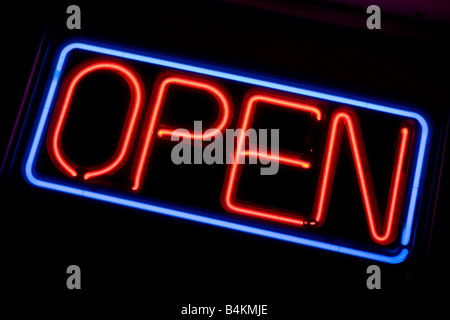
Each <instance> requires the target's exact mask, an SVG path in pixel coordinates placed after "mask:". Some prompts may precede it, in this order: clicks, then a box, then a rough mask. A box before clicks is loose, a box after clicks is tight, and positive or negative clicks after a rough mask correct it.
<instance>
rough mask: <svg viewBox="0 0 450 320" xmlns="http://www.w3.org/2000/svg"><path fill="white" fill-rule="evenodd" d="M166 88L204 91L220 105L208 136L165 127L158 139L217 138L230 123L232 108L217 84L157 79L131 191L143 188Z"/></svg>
mask: <svg viewBox="0 0 450 320" xmlns="http://www.w3.org/2000/svg"><path fill="white" fill-rule="evenodd" d="M169 85H181V86H187V87H191V88H193V89H197V90H203V91H206V92H208V93H210V94H212V95H213V96H214V97H215V98H216V100H217V102H218V104H219V116H218V117H217V120H216V122H215V123H214V124H213V125H212V129H213V130H211V132H209V133H208V134H205V133H202V134H200V135H198V134H192V133H188V134H183V133H178V132H174V129H176V128H170V127H166V128H164V129H159V130H158V132H157V133H158V136H159V137H163V136H168V137H170V136H171V135H174V136H177V137H183V138H190V139H191V141H193V140H202V139H208V138H211V137H213V136H214V135H216V134H217V133H218V132H219V131H220V132H223V131H224V130H225V129H226V128H227V126H228V124H229V122H230V118H231V105H232V104H231V100H230V98H229V97H228V95H227V94H226V93H225V92H226V91H225V90H224V89H222V88H221V87H220V86H219V85H218V84H216V83H213V82H210V81H206V80H204V79H197V78H193V77H187V76H181V75H177V76H168V75H163V76H162V77H160V79H159V81H157V84H156V85H155V88H154V91H153V92H154V99H153V101H154V102H153V108H150V110H151V111H149V114H150V115H149V116H148V117H147V121H146V122H147V123H146V125H145V129H144V131H143V134H142V138H141V145H140V147H139V150H138V157H137V163H136V165H135V166H134V168H133V170H134V173H133V174H132V176H133V181H134V183H133V187H132V189H133V190H139V188H140V187H141V185H142V178H143V176H144V175H145V170H146V166H147V163H148V159H149V156H150V152H151V148H152V141H153V139H154V132H155V127H156V123H157V122H159V118H160V115H161V110H162V106H163V104H164V99H165V97H166V95H167V91H168V87H169Z"/></svg>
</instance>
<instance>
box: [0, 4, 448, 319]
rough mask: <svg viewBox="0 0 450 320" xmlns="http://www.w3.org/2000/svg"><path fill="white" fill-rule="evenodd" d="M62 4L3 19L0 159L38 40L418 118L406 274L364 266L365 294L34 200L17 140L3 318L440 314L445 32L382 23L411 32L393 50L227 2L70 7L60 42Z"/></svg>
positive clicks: (345, 266) (100, 213)
mask: <svg viewBox="0 0 450 320" xmlns="http://www.w3.org/2000/svg"><path fill="white" fill-rule="evenodd" d="M68 5H69V3H68V4H65V3H61V4H58V5H49V4H33V5H25V4H9V5H4V4H2V9H1V15H2V16H1V21H2V25H1V28H2V29H1V37H2V40H1V79H2V83H1V102H0V106H1V107H0V110H1V120H2V124H1V152H2V157H3V154H4V150H5V149H6V145H7V142H8V139H9V137H10V133H11V131H12V129H13V124H14V120H15V117H16V115H17V111H18V108H19V105H20V102H21V99H22V96H23V92H24V88H25V86H26V83H27V80H28V76H29V74H30V70H31V67H32V65H33V60H34V58H35V54H36V51H37V48H38V46H39V42H40V39H41V37H42V34H43V33H44V32H45V31H44V30H45V29H46V28H47V30H48V32H49V33H54V34H55V37H62V38H64V37H68V36H81V35H88V36H90V37H93V38H98V39H104V40H109V41H113V42H114V41H115V42H118V43H121V44H125V45H126V44H131V45H133V46H135V47H142V48H151V49H154V50H160V51H163V52H164V51H166V52H171V53H176V54H178V55H181V56H183V55H186V56H189V57H193V58H199V59H203V60H207V61H216V62H219V63H224V64H229V65H235V66H240V67H245V68H247V69H253V70H258V71H263V72H268V73H272V74H278V75H282V76H288V77H291V78H295V79H301V80H303V81H311V82H314V83H319V84H321V85H326V86H331V87H337V88H341V89H346V90H351V91H354V92H358V93H362V94H369V95H374V96H379V97H383V98H387V99H394V100H398V101H405V102H410V103H414V104H417V105H420V106H423V108H424V109H425V110H426V111H427V113H428V114H430V115H431V117H432V119H433V122H434V125H435V132H434V137H433V145H432V149H431V151H430V159H429V167H428V173H427V184H426V188H425V189H424V199H425V200H424V203H425V204H426V205H425V206H424V207H425V209H424V210H423V211H422V212H424V213H425V214H422V216H424V217H425V218H424V220H423V221H421V226H422V227H421V229H422V231H423V232H422V236H421V237H419V238H420V241H419V245H418V246H417V253H416V254H415V255H414V256H413V257H412V259H410V261H409V262H408V263H406V264H404V265H401V266H395V265H394V266H390V265H385V264H382V263H376V264H378V265H380V266H381V269H382V289H381V290H378V291H375V290H374V291H370V290H368V289H367V288H366V283H365V282H366V279H367V274H366V268H367V266H368V265H370V264H372V262H370V261H366V260H359V259H355V258H350V257H344V256H339V255H335V254H330V253H326V252H321V251H317V250H312V249H308V248H303V247H298V246H294V245H290V244H286V243H280V242H277V241H271V240H269V239H263V238H260V237H254V236H251V235H246V234H241V233H236V232H231V231H227V230H222V229H218V228H211V227H208V226H203V225H199V224H195V223H189V222H184V221H180V220H177V219H172V218H167V217H160V216H158V215H149V214H145V213H142V212H135V211H132V210H128V209H124V208H121V207H115V206H111V205H108V204H105V203H99V202H94V201H88V200H84V199H80V198H77V197H71V196H69V195H64V194H57V193H51V192H47V191H45V190H41V189H38V188H34V187H32V186H30V185H28V184H26V182H25V181H24V180H23V178H22V177H21V176H20V173H19V167H20V161H21V160H22V159H21V158H22V155H23V149H24V145H25V143H26V141H27V137H26V136H25V137H19V133H20V132H17V134H16V136H15V140H14V147H15V145H18V146H19V147H18V149H17V153H16V156H15V157H14V158H13V155H12V154H11V155H8V163H7V164H8V166H7V168H8V170H6V171H4V173H3V174H2V177H1V179H2V185H1V187H2V190H1V207H0V210H1V226H2V230H1V236H2V239H1V244H2V249H1V268H2V270H1V273H2V279H1V281H2V282H1V288H2V293H3V294H2V302H3V304H4V305H5V306H12V305H13V304H12V303H17V306H19V308H17V307H15V309H14V310H15V312H18V313H21V312H32V313H36V314H50V313H51V314H53V315H55V316H56V317H58V318H65V317H66V316H68V315H72V314H77V315H86V314H87V313H89V312H92V311H94V310H95V311H96V312H98V313H99V314H103V313H105V314H106V313H108V314H109V313H115V312H116V311H118V310H119V309H120V310H125V311H127V312H133V313H134V312H136V313H139V314H141V315H142V317H146V318H159V319H160V318H166V319H174V318H177V317H180V311H181V307H182V306H186V305H187V304H191V305H199V306H200V305H202V306H216V308H220V307H221V308H224V305H225V304H233V303H235V304H268V305H269V315H270V319H289V318H294V317H296V318H299V317H302V316H306V315H305V313H307V314H308V315H322V314H324V313H329V312H331V313H334V312H344V313H358V314H361V316H364V315H366V313H368V312H370V313H372V312H376V311H379V312H380V313H384V312H386V311H388V310H390V311H392V310H396V311H398V312H399V315H401V312H402V311H404V310H406V311H408V312H415V311H417V310H418V309H426V310H428V312H435V311H437V310H438V309H439V307H440V302H439V299H438V297H445V296H448V286H447V282H448V281H447V279H446V261H445V256H446V254H445V253H446V251H447V244H448V240H447V238H446V235H445V228H446V225H447V222H448V217H446V212H448V210H449V208H448V200H447V199H446V196H447V195H448V190H449V188H448V182H447V179H445V174H446V173H447V172H448V165H446V166H444V170H443V174H444V178H443V179H441V184H440V192H439V197H438V203H437V204H436V208H437V210H436V216H435V217H433V216H432V212H433V208H434V206H435V202H434V199H435V198H436V187H437V179H438V176H439V172H440V162H441V157H442V154H441V151H442V145H443V141H442V140H443V138H442V139H441V140H440V139H439V136H440V132H441V131H442V128H444V129H445V125H446V121H447V116H448V109H449V108H448V105H449V96H448V88H449V79H448V71H449V68H448V67H449V65H448V59H447V57H448V56H449V52H448V49H446V45H445V42H446V41H448V34H449V32H448V31H449V28H448V25H442V24H437V23H433V22H425V21H422V20H420V19H416V20H414V19H407V18H398V17H395V16H386V19H390V21H395V22H396V23H398V24H399V25H401V26H402V27H403V28H404V29H403V30H409V29H408V28H410V30H411V32H410V33H408V32H406V33H404V34H400V35H398V33H397V32H396V30H392V29H389V28H388V29H387V30H384V31H383V32H377V31H370V30H367V29H365V27H364V26H365V20H366V17H367V15H366V14H365V12H364V11H362V12H361V25H362V27H361V28H359V29H355V28H348V27H342V26H339V25H335V24H333V23H326V22H325V23H324V22H317V21H314V20H307V19H301V18H299V17H296V16H295V15H286V14H280V13H275V12H271V11H269V10H262V9H258V8H256V7H254V6H242V5H238V4H233V3H227V2H214V3H211V2H208V3H206V2H195V3H184V4H181V3H172V2H171V3H165V4H164V5H163V4H153V3H151V4H149V3H147V4H145V5H143V4H137V3H131V2H126V3H120V4H112V3H102V4H96V5H93V4H91V3H87V2H81V3H78V5H79V6H80V8H81V12H82V29H81V30H67V29H66V18H67V14H66V13H65V10H66V8H67V6H68ZM318 8H319V9H320V6H318ZM349 10H354V11H355V10H356V9H351V8H350V9H349ZM383 17H384V16H383ZM322 20H323V18H322ZM325 20H326V19H325ZM417 30H421V32H417ZM423 34H425V35H428V36H425V37H424V36H422V35H423ZM28 99H29V98H28ZM24 119H25V115H24V114H23V115H22V117H21V119H20V120H21V121H20V124H22V123H23V121H24ZM25 125H26V126H28V127H30V126H31V124H30V122H29V121H28V122H25ZM444 131H445V130H444ZM25 133H26V131H25ZM25 133H24V135H26V134H25ZM12 152H14V148H13V151H12ZM436 154H437V155H436ZM10 164H11V166H10ZM9 168H11V169H10V170H9ZM447 176H448V175H447ZM433 177H436V179H434V180H433ZM427 207H429V208H430V210H426V209H427ZM428 212H431V213H429V215H428V216H427V213H428ZM432 222H433V223H432ZM431 224H433V226H434V228H433V232H432V233H431V237H430V230H431ZM430 239H431V242H430ZM428 248H430V249H428ZM71 264H76V265H79V266H80V268H81V270H82V289H81V290H78V291H75V290H72V291H71V290H68V289H67V288H66V284H65V281H66V278H67V274H66V272H65V271H66V268H67V266H69V265H71ZM14 306H15V304H14ZM360 306H361V307H366V308H363V310H361V309H355V307H360ZM393 307H394V308H393ZM157 315H158V316H157ZM188 318H189V317H188ZM190 318H192V319H194V318H195V317H192V316H191V317H190ZM198 318H201V317H198ZM235 318H239V317H237V316H235ZM240 318H243V319H244V318H245V317H242V316H241V317H240ZM247 318H251V317H247ZM245 319H246V318H245Z"/></svg>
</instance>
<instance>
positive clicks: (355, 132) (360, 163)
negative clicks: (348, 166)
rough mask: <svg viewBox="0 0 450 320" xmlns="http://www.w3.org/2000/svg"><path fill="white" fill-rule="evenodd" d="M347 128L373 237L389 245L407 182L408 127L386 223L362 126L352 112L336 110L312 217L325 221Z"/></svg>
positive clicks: (404, 131) (401, 144)
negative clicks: (378, 199) (380, 206)
mask: <svg viewBox="0 0 450 320" xmlns="http://www.w3.org/2000/svg"><path fill="white" fill-rule="evenodd" d="M344 128H345V129H346V130H347V133H348V137H349V141H350V146H351V150H352V156H353V162H354V165H355V169H356V173H357V176H358V184H359V189H360V192H361V196H362V199H363V204H364V210H365V215H366V219H367V223H368V226H369V231H370V236H371V237H372V239H373V241H375V242H376V243H379V244H389V243H391V242H392V241H393V240H394V239H395V237H396V235H397V226H398V221H399V218H400V209H401V204H402V199H403V195H404V189H405V184H406V171H407V166H408V163H409V161H406V151H407V145H408V143H409V141H410V139H408V138H409V136H412V134H410V130H409V129H408V128H407V127H402V128H401V130H400V139H399V146H398V147H397V155H396V160H395V165H394V170H393V174H392V179H391V187H390V191H389V200H388V204H387V209H386V214H385V218H384V221H385V222H384V224H382V222H381V215H380V210H379V209H378V204H377V200H376V196H375V191H374V187H373V182H372V177H371V175H370V169H369V163H368V161H367V156H366V152H365V148H364V142H363V139H362V134H361V129H360V128H359V123H358V117H357V116H356V115H355V114H353V112H350V111H347V110H346V111H339V110H336V111H335V112H334V113H333V115H332V118H331V124H330V130H329V133H328V138H327V146H326V149H325V150H326V154H325V157H324V160H323V164H322V170H321V174H320V179H319V185H318V188H317V193H316V200H315V204H314V209H313V211H314V215H313V218H314V220H315V221H317V223H318V225H319V226H320V225H322V224H323V223H324V222H325V217H326V213H327V209H328V203H329V200H330V194H331V189H332V185H333V178H334V173H335V170H336V163H337V158H338V155H339V149H340V143H341V140H342V134H343V132H344Z"/></svg>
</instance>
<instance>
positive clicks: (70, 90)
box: [48, 60, 144, 180]
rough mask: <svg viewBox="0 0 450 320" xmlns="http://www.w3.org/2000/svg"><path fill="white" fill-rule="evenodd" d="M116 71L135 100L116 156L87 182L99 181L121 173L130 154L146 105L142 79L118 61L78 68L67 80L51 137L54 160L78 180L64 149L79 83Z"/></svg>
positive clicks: (88, 174)
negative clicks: (62, 144)
mask: <svg viewBox="0 0 450 320" xmlns="http://www.w3.org/2000/svg"><path fill="white" fill-rule="evenodd" d="M100 70H103V71H112V72H115V73H117V74H119V75H120V76H122V77H123V78H124V79H125V80H126V81H127V83H128V85H129V87H130V91H131V100H130V105H129V107H128V114H127V120H126V123H125V125H124V128H123V131H122V134H121V138H120V142H119V145H118V148H117V150H116V152H115V154H114V156H113V157H112V158H111V159H109V160H108V161H107V162H106V163H105V164H102V165H101V166H97V167H96V169H95V170H90V171H89V170H87V171H86V173H85V174H84V179H85V180H87V179H90V178H94V177H99V176H101V175H104V174H110V173H112V172H114V171H115V170H117V169H118V168H119V167H120V166H121V165H123V163H124V162H125V161H126V159H127V156H128V153H129V151H130V142H132V140H133V136H134V133H135V130H136V125H137V122H138V118H139V114H140V111H141V107H142V102H143V92H144V91H143V88H142V84H141V80H140V77H139V75H138V74H137V73H136V72H135V71H134V70H133V69H132V68H131V67H130V66H127V65H125V64H123V63H119V62H116V61H114V60H91V61H89V62H87V63H86V64H83V67H82V68H78V69H77V70H76V71H75V72H72V73H71V74H69V75H68V76H67V78H66V79H65V80H64V83H65V84H66V85H63V88H65V90H64V89H63V90H62V91H61V98H62V99H61V100H60V101H62V102H61V104H60V106H58V107H57V111H55V115H54V118H53V125H51V126H50V129H49V130H50V131H49V134H48V137H49V139H50V141H49V143H48V148H49V153H50V157H51V158H52V160H53V161H54V162H55V164H56V166H57V167H58V168H60V170H61V171H62V172H63V173H65V174H67V175H70V176H73V177H75V176H77V171H76V168H77V167H79V166H78V165H76V164H75V163H73V162H72V161H71V160H70V159H68V158H67V156H66V155H65V154H64V152H63V150H62V147H61V135H62V131H63V129H64V125H65V122H66V118H67V114H68V112H69V108H70V105H71V102H72V98H73V94H74V92H75V89H76V87H77V85H78V83H79V82H80V81H81V80H82V79H83V78H84V77H85V76H86V75H89V74H91V73H92V72H95V71H100Z"/></svg>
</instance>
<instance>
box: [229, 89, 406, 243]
mask: <svg viewBox="0 0 450 320" xmlns="http://www.w3.org/2000/svg"><path fill="white" fill-rule="evenodd" d="M259 101H263V102H268V103H273V104H276V105H280V106H283V107H290V108H294V109H298V110H301V111H307V112H313V113H315V114H316V118H317V120H318V121H319V120H320V119H321V113H320V110H319V109H318V108H315V107H312V106H308V105H303V104H298V103H295V102H292V101H289V102H287V101H286V100H279V99H273V98H270V97H267V96H265V95H253V96H251V97H250V98H249V99H248V100H247V102H246V103H244V106H245V108H244V111H243V116H242V122H241V127H242V129H243V131H245V130H246V129H247V128H248V127H249V126H250V125H251V123H252V120H253V117H254V112H255V105H256V103H257V102H259ZM344 128H345V129H347V132H348V136H349V140H350V145H351V150H352V156H353V160H354V164H355V168H356V172H357V176H358V184H359V188H360V192H361V196H362V199H363V203H364V209H365V215H366V218H367V222H368V226H369V231H370V235H371V237H372V239H373V241H375V242H376V243H379V244H384V245H386V244H389V243H391V242H392V241H394V239H395V237H396V235H397V227H398V222H399V218H400V209H401V206H402V200H403V196H404V189H405V185H406V177H407V167H408V164H409V161H408V159H407V156H406V155H407V149H408V144H409V143H410V142H411V138H410V137H411V136H412V134H411V132H410V129H408V128H407V127H402V128H401V130H400V138H399V145H398V148H397V154H396V160H395V165H394V172H393V174H392V179H391V187H390V191H389V200H388V205H387V211H386V215H385V219H384V220H385V222H384V223H382V222H381V214H380V211H379V209H378V204H377V200H376V196H375V192H374V187H373V182H372V178H371V175H370V170H369V165H368V161H367V156H366V152H365V148H364V143H363V139H362V134H361V130H360V128H359V122H358V118H357V116H356V115H355V114H354V113H353V112H351V111H339V110H338V111H336V112H335V113H334V114H333V115H332V119H331V125H330V131H329V134H328V137H327V146H326V154H325V157H324V160H323V164H322V169H321V173H320V179H319V185H318V188H317V193H316V199H315V203H314V209H313V215H312V216H311V217H309V218H308V217H307V216H305V215H302V214H299V213H293V212H288V211H282V210H277V209H274V208H267V207H264V208H263V207H258V206H255V205H248V204H241V203H238V202H236V200H235V197H236V188H237V184H238V182H239V177H240V174H241V169H242V168H241V167H242V165H240V164H239V163H238V161H237V160H238V159H239V157H241V156H247V157H250V156H251V157H257V156H259V157H262V158H270V159H271V160H274V161H275V160H276V159H272V157H270V156H267V155H264V154H260V153H258V152H256V151H249V150H243V145H244V136H243V135H241V136H240V137H239V141H238V145H237V148H236V155H235V161H234V163H233V164H231V167H229V170H228V172H227V178H226V180H225V184H224V189H223V192H222V204H223V206H224V208H225V209H227V210H228V211H230V212H235V213H238V214H243V215H248V216H253V217H257V218H262V219H266V220H271V221H277V222H280V223H285V224H291V225H296V226H306V225H308V226H317V227H318V226H321V225H323V223H324V222H325V217H326V212H327V210H328V203H329V199H330V195H331V189H332V184H333V178H334V173H335V169H336V163H337V158H338V155H339V149H340V142H341V139H342V134H343V130H344ZM279 162H280V163H282V164H285V165H291V166H298V167H300V168H303V169H308V168H310V164H309V163H308V162H305V161H302V160H299V159H295V158H292V157H288V156H285V155H281V154H280V158H279Z"/></svg>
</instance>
